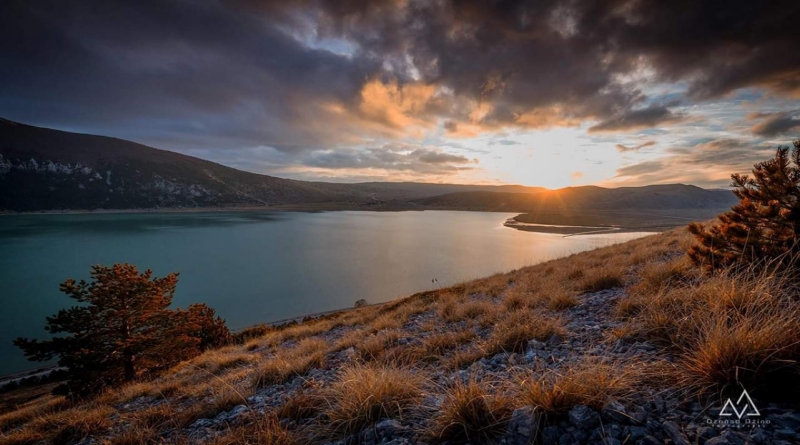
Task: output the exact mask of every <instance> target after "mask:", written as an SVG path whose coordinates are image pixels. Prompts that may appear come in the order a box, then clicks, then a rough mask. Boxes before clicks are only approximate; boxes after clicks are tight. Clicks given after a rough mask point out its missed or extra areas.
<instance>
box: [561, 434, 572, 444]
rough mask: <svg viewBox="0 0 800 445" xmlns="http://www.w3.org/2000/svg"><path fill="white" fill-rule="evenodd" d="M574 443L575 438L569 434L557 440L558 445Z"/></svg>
mask: <svg viewBox="0 0 800 445" xmlns="http://www.w3.org/2000/svg"><path fill="white" fill-rule="evenodd" d="M574 443H576V440H575V437H573V436H572V434H569V433H567V434H564V435H563V436H561V437H559V438H558V445H573V444H574Z"/></svg>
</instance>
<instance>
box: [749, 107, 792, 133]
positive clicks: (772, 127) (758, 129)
mask: <svg viewBox="0 0 800 445" xmlns="http://www.w3.org/2000/svg"><path fill="white" fill-rule="evenodd" d="M748 118H750V119H751V120H761V122H759V123H757V124H755V125H753V126H752V127H751V128H750V131H751V132H752V133H753V134H756V135H758V136H764V137H773V136H780V135H787V134H790V133H792V132H794V134H800V111H798V110H794V111H785V112H780V113H755V114H751V115H750V116H748Z"/></svg>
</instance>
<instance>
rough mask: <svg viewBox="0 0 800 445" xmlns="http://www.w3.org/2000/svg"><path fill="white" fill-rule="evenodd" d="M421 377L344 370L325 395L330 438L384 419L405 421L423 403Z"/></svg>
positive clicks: (386, 370) (325, 429)
mask: <svg viewBox="0 0 800 445" xmlns="http://www.w3.org/2000/svg"><path fill="white" fill-rule="evenodd" d="M422 384H423V380H422V378H421V377H420V375H419V374H418V373H415V372H413V371H410V370H407V369H402V368H396V367H390V366H374V365H373V366H365V365H352V366H348V367H346V368H344V369H343V370H342V371H341V372H340V374H339V376H338V378H337V379H336V381H335V382H333V384H332V385H331V386H330V388H328V389H327V390H326V391H325V398H326V400H327V405H328V407H327V409H326V410H325V413H326V417H327V421H326V425H324V426H321V433H322V434H323V435H324V436H326V437H346V436H348V435H350V434H353V433H357V432H359V431H360V430H361V429H362V428H364V427H366V426H368V425H372V424H374V423H376V422H378V421H379V420H381V419H386V418H403V417H404V416H407V415H408V413H409V409H410V408H411V407H412V406H413V405H415V404H417V403H419V401H420V400H421V399H422V395H423V393H422Z"/></svg>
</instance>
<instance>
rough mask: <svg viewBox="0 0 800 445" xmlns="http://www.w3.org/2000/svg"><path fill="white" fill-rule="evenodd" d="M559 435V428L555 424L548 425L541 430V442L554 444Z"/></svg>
mask: <svg viewBox="0 0 800 445" xmlns="http://www.w3.org/2000/svg"><path fill="white" fill-rule="evenodd" d="M560 437H561V428H559V427H557V426H548V427H547V428H545V429H544V430H543V431H542V443H544V444H555V443H558V439H559V438H560Z"/></svg>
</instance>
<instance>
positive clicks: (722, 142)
mask: <svg viewBox="0 0 800 445" xmlns="http://www.w3.org/2000/svg"><path fill="white" fill-rule="evenodd" d="M774 154H775V148H774V147H769V146H765V145H761V144H759V143H757V142H755V141H750V140H744V139H714V140H710V141H703V142H698V143H696V144H694V145H687V146H678V147H671V148H669V149H668V150H667V156H664V157H661V158H657V159H651V160H647V161H642V162H638V163H635V164H631V165H626V166H623V167H620V168H619V169H617V172H616V176H615V178H614V180H613V181H611V182H612V183H616V184H621V183H624V184H626V185H645V184H668V183H676V182H681V183H691V184H696V185H700V186H706V187H724V186H727V185H729V184H730V175H731V174H732V173H749V172H750V170H751V169H752V167H753V164H756V163H758V162H761V161H764V160H766V159H769V158H770V157H772V156H773V155H774Z"/></svg>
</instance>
